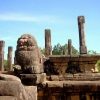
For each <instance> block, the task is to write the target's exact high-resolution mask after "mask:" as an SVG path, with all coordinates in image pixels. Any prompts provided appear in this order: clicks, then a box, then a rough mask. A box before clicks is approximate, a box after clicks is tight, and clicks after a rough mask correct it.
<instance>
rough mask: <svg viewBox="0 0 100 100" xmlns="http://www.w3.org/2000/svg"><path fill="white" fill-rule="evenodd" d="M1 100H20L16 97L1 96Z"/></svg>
mask: <svg viewBox="0 0 100 100" xmlns="http://www.w3.org/2000/svg"><path fill="white" fill-rule="evenodd" d="M0 100H18V99H17V98H16V97H14V96H0Z"/></svg>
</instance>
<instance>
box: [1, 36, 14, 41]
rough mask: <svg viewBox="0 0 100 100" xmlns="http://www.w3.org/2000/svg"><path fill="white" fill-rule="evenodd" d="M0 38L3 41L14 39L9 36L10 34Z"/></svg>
mask: <svg viewBox="0 0 100 100" xmlns="http://www.w3.org/2000/svg"><path fill="white" fill-rule="evenodd" d="M0 40H3V41H15V40H16V39H15V38H14V37H11V36H5V37H0Z"/></svg>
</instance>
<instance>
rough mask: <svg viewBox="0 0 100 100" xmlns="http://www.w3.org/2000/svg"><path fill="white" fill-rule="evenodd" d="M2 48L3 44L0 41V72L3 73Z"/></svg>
mask: <svg viewBox="0 0 100 100" xmlns="http://www.w3.org/2000/svg"><path fill="white" fill-rule="evenodd" d="M4 46H5V42H4V41H0V71H4Z"/></svg>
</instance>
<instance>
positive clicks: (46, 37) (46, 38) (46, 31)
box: [45, 29, 52, 57]
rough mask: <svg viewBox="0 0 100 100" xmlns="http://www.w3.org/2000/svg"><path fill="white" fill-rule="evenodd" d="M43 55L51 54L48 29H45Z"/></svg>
mask: <svg viewBox="0 0 100 100" xmlns="http://www.w3.org/2000/svg"><path fill="white" fill-rule="evenodd" d="M45 55H46V56H47V57H48V56H49V55H52V46H51V31H50V29H46V30H45Z"/></svg>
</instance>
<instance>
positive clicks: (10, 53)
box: [7, 46, 13, 71]
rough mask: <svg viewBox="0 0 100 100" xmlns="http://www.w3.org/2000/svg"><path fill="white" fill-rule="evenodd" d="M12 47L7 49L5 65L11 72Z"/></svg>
mask: <svg viewBox="0 0 100 100" xmlns="http://www.w3.org/2000/svg"><path fill="white" fill-rule="evenodd" d="M12 49H13V48H12V47H11V46H9V47H8V64H7V70H8V71H12Z"/></svg>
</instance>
